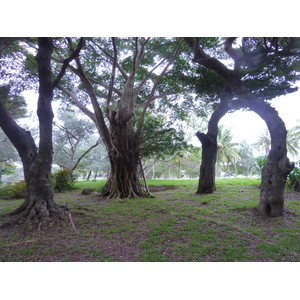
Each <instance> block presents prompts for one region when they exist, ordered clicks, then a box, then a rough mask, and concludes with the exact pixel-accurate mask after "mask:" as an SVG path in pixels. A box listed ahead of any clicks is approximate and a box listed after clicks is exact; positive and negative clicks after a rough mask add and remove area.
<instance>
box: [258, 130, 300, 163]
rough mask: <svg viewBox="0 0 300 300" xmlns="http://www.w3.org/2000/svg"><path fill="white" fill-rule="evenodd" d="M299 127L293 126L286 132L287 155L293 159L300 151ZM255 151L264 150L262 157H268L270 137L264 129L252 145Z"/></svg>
mask: <svg viewBox="0 0 300 300" xmlns="http://www.w3.org/2000/svg"><path fill="white" fill-rule="evenodd" d="M299 141H300V125H297V126H294V127H293V128H291V129H289V130H288V131H287V139H286V147H287V150H288V153H289V154H290V155H291V156H293V157H295V156H297V155H298V154H299V150H300V145H299ZM254 146H255V147H256V149H258V150H261V149H263V150H264V152H265V153H264V155H266V156H267V155H268V154H269V151H270V147H271V137H270V133H269V131H268V130H267V129H266V130H265V131H264V132H263V134H261V135H260V136H259V138H258V141H257V142H256V143H255V144H254Z"/></svg>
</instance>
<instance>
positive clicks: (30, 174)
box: [0, 38, 81, 221]
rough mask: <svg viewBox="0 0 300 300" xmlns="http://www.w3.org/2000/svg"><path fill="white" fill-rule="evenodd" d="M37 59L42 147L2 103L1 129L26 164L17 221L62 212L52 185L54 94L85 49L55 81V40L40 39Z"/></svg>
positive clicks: (13, 213)
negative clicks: (53, 71)
mask: <svg viewBox="0 0 300 300" xmlns="http://www.w3.org/2000/svg"><path fill="white" fill-rule="evenodd" d="M37 43H38V45H37V46H38V51H37V55H36V62H37V71H38V78H39V97H38V109H37V115H38V119H39V145H38V147H37V146H36V144H35V142H34V140H33V138H32V136H31V134H30V132H29V131H25V130H24V129H22V128H21V127H20V126H19V125H18V124H17V122H16V121H15V119H14V118H13V116H12V114H11V113H10V112H9V111H8V110H7V109H6V108H5V106H4V105H3V103H2V101H0V126H1V128H2V130H3V131H4V132H5V134H6V135H7V137H8V138H9V139H10V141H11V142H12V144H13V145H14V147H15V148H16V149H17V151H18V153H19V156H20V158H21V160H22V163H23V169H24V177H25V182H26V196H25V201H24V202H23V204H22V205H21V206H20V207H19V208H17V209H16V210H15V211H13V212H12V213H11V214H12V215H17V217H16V218H17V220H29V221H42V220H43V219H45V218H48V217H49V216H51V215H53V214H55V213H57V212H59V207H58V206H57V205H56V204H55V203H54V201H53V191H52V186H51V182H50V178H51V165H52V152H53V146H52V122H53V111H52V105H51V103H52V99H53V90H54V88H55V87H56V85H57V84H58V82H59V81H60V79H61V78H62V76H63V75H64V72H65V70H66V67H67V65H68V64H69V63H70V61H71V60H72V59H73V58H74V57H75V56H76V55H78V52H79V51H80V48H81V45H79V46H78V47H77V48H76V51H74V52H73V53H72V54H71V55H70V56H69V57H68V58H67V59H66V60H65V61H64V63H63V66H62V67H61V70H60V72H59V73H58V75H57V76H56V77H55V78H53V73H52V68H51V55H52V51H53V44H52V39H51V38H38V41H37Z"/></svg>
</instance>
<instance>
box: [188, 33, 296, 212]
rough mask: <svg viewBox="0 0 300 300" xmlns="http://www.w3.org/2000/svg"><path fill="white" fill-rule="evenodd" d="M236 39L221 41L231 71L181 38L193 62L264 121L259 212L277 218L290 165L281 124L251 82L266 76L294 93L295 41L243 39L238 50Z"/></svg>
mask: <svg viewBox="0 0 300 300" xmlns="http://www.w3.org/2000/svg"><path fill="white" fill-rule="evenodd" d="M236 40H237V39H236V38H226V39H225V40H224V53H226V54H227V55H228V58H229V59H231V61H232V62H233V66H232V68H231V66H226V65H225V64H224V63H223V62H221V60H219V59H217V58H216V57H214V56H212V55H210V53H209V50H208V49H205V47H203V45H202V44H201V39H199V38H185V41H186V42H187V44H188V45H189V47H190V48H191V50H192V53H193V56H194V62H195V63H197V64H199V65H201V66H203V67H205V68H207V69H210V70H213V71H215V72H216V73H217V74H218V75H219V76H220V78H222V80H223V81H224V82H225V84H227V85H228V86H229V87H230V89H231V91H232V92H233V93H234V95H235V96H236V97H237V99H238V101H239V102H240V105H241V106H242V107H247V108H249V109H251V110H253V111H254V112H256V113H257V114H258V115H259V116H260V117H261V118H262V119H263V120H264V121H265V122H266V124H267V126H268V129H269V131H270V134H271V139H272V144H271V150H270V153H269V156H268V161H267V164H266V165H265V167H264V169H263V174H262V185H261V195H260V203H259V211H260V213H261V214H264V215H268V216H280V215H282V213H283V204H284V197H283V194H284V186H285V182H286V179H287V175H288V174H289V172H291V170H292V169H293V165H292V164H291V163H290V161H289V159H288V158H287V149H286V128H285V124H284V122H283V121H282V119H281V118H280V117H279V116H278V113H277V112H276V110H275V109H274V108H272V107H271V106H270V104H269V103H267V102H265V101H263V100H264V99H261V98H260V97H259V95H258V94H257V93H256V92H257V89H256V87H255V83H256V82H258V79H259V78H262V79H264V78H268V75H267V74H268V73H269V76H271V77H273V78H274V80H277V81H279V82H284V83H285V84H286V89H285V93H287V92H291V91H293V90H295V88H293V87H292V84H291V83H293V82H295V80H297V79H298V77H299V75H297V74H296V71H295V69H296V68H298V63H299V60H298V57H299V39H295V38H243V39H242V45H241V46H240V47H237V46H236V44H235V42H236ZM278 79H280V80H278ZM274 86H276V84H274ZM275 93H276V90H275ZM270 94H274V90H272V89H270Z"/></svg>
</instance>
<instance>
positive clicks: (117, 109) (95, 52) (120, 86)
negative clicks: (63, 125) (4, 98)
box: [54, 38, 182, 198]
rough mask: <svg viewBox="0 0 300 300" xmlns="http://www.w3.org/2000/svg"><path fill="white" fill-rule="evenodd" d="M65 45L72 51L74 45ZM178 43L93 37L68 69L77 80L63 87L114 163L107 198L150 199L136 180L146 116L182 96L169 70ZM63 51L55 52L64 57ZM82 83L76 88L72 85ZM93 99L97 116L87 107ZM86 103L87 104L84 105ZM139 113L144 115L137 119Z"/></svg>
mask: <svg viewBox="0 0 300 300" xmlns="http://www.w3.org/2000/svg"><path fill="white" fill-rule="evenodd" d="M66 43H67V45H68V47H69V48H70V49H73V40H72V39H67V40H66ZM181 43H182V42H181V40H180V39H165V38H111V39H107V38H91V39H86V46H85V51H84V52H82V55H81V56H80V57H78V58H77V59H76V60H75V62H76V64H75V65H70V66H69V68H70V70H71V72H72V74H75V75H76V77H77V79H75V80H73V81H72V82H71V81H69V82H63V83H62V84H60V85H59V88H60V89H61V91H62V92H63V93H65V94H66V95H67V96H68V97H70V99H71V101H72V102H73V103H75V104H76V105H77V107H78V108H80V109H81V110H82V111H83V112H84V113H85V114H86V115H87V116H89V117H90V118H91V119H92V120H93V121H94V122H95V124H96V126H97V129H98V131H99V134H100V136H101V139H102V141H103V143H104V145H105V146H106V149H107V153H108V157H109V160H110V174H109V177H108V181H107V184H106V191H107V192H106V193H105V196H108V197H110V198H117V197H121V198H126V197H127V198H134V197H137V196H146V195H147V193H145V190H144V188H143V187H142V186H141V183H140V181H139V176H138V169H139V167H140V166H141V162H140V144H141V135H142V132H143V124H144V120H145V117H146V112H147V110H148V109H149V107H151V105H154V103H155V101H157V100H158V99H162V98H167V97H168V96H169V95H175V94H176V93H177V94H178V95H175V96H174V97H177V98H178V97H179V92H181V91H182V88H181V86H180V85H179V82H178V81H175V80H174V77H172V74H171V73H170V70H171V68H172V66H173V65H174V61H175V59H176V57H177V56H178V53H179V50H180V47H181ZM60 51H61V48H59V49H58V51H57V53H56V57H54V59H56V60H57V61H59V60H60V57H61V54H60V53H61V52H60ZM78 79H80V83H79V84H78V85H75V84H74V83H75V82H76V80H77V82H78ZM87 98H88V99H89V100H90V104H92V107H93V112H92V111H90V110H89V109H88V108H87V106H86V104H84V102H85V101H86V99H87ZM86 103H87V102H86ZM137 111H140V114H139V117H137Z"/></svg>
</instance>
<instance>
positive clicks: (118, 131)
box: [104, 118, 146, 198]
mask: <svg viewBox="0 0 300 300" xmlns="http://www.w3.org/2000/svg"><path fill="white" fill-rule="evenodd" d="M110 137H111V143H112V144H111V146H110V147H109V148H108V156H109V160H110V173H109V177H108V181H107V184H106V186H105V191H106V192H105V193H104V196H108V197H109V198H136V197H142V196H146V193H145V189H144V188H143V186H142V184H141V183H140V180H139V176H138V167H139V142H138V139H137V138H136V136H135V134H134V131H133V121H132V120H130V121H129V120H128V118H126V119H125V120H123V121H119V120H118V121H117V120H116V119H112V121H111V126H110Z"/></svg>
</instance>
